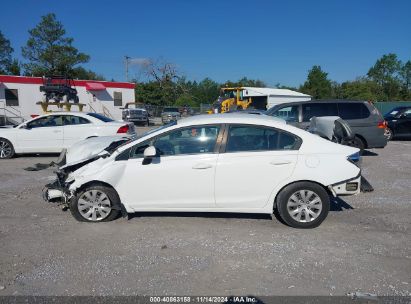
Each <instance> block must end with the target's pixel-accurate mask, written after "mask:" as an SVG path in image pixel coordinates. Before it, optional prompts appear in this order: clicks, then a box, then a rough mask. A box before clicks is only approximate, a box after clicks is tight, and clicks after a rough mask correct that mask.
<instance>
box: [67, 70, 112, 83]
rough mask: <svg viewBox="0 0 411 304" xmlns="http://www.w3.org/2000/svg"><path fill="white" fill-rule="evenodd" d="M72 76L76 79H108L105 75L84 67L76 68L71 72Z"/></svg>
mask: <svg viewBox="0 0 411 304" xmlns="http://www.w3.org/2000/svg"><path fill="white" fill-rule="evenodd" d="M71 77H73V78H75V79H87V80H88V79H90V80H106V79H105V78H104V76H102V75H99V74H96V73H95V72H93V71H91V70H86V69H85V68H83V67H76V68H74V69H73V70H72V72H71Z"/></svg>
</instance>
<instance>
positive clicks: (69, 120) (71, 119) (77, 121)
mask: <svg viewBox="0 0 411 304" xmlns="http://www.w3.org/2000/svg"><path fill="white" fill-rule="evenodd" d="M89 123H90V121H89V120H87V119H85V118H83V117H80V116H74V115H64V125H65V126H68V125H84V124H89Z"/></svg>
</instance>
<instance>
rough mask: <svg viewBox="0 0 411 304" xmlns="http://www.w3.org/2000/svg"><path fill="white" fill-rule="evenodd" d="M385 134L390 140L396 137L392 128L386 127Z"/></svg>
mask: <svg viewBox="0 0 411 304" xmlns="http://www.w3.org/2000/svg"><path fill="white" fill-rule="evenodd" d="M385 136H386V137H387V140H388V141H390V140H392V138H393V137H394V133H393V132H392V130H391V129H390V128H386V129H385Z"/></svg>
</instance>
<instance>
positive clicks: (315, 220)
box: [276, 182, 330, 228]
mask: <svg viewBox="0 0 411 304" xmlns="http://www.w3.org/2000/svg"><path fill="white" fill-rule="evenodd" d="M276 202H277V205H276V206H277V211H278V213H279V215H280V217H281V219H282V220H283V221H284V222H285V223H286V224H288V225H289V226H291V227H294V228H315V227H318V226H319V225H320V224H321V223H322V222H323V221H324V219H325V218H326V217H327V214H328V211H329V210H330V198H329V195H328V193H327V191H325V189H324V188H323V187H322V186H320V185H318V184H316V183H312V182H297V183H294V184H291V185H288V186H286V187H285V188H284V189H282V190H281V192H280V193H279V194H278V196H277V201H276Z"/></svg>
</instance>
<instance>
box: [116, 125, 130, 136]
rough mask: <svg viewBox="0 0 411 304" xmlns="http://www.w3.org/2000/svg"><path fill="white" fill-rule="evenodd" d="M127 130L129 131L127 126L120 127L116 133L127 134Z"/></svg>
mask: <svg viewBox="0 0 411 304" xmlns="http://www.w3.org/2000/svg"><path fill="white" fill-rule="evenodd" d="M129 129H130V127H129V126H128V125H125V126H121V127H120V128H119V129H118V130H117V133H118V134H122V133H127V132H128V130H129Z"/></svg>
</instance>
